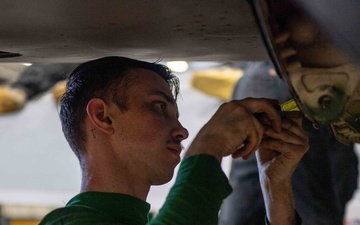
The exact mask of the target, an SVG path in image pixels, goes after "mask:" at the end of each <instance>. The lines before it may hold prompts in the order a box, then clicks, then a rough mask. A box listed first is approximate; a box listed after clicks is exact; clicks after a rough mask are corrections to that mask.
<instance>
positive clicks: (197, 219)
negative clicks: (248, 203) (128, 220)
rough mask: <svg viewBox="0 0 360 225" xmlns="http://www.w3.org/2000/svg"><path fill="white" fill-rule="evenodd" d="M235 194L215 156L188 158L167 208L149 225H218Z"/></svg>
mask: <svg viewBox="0 0 360 225" xmlns="http://www.w3.org/2000/svg"><path fill="white" fill-rule="evenodd" d="M231 191H232V189H231V186H230V184H229V182H228V179H227V177H226V175H225V174H224V172H223V171H222V169H221V165H220V163H219V162H218V161H217V159H215V158H214V157H213V156H210V155H205V154H202V155H196V156H191V157H189V158H186V159H184V160H183V162H182V163H181V165H180V168H179V172H178V175H177V178H176V182H175V184H174V186H173V187H172V188H171V190H170V192H169V195H168V197H167V199H166V202H165V204H164V206H163V207H162V208H161V210H160V212H159V214H158V215H157V216H156V217H155V218H154V219H153V220H151V221H150V223H149V225H165V224H166V225H169V224H176V225H189V224H195V225H197V224H199V225H204V224H206V225H217V223H218V213H219V209H220V206H221V203H222V201H223V199H224V198H226V197H227V196H228V195H229V194H230V193H231Z"/></svg>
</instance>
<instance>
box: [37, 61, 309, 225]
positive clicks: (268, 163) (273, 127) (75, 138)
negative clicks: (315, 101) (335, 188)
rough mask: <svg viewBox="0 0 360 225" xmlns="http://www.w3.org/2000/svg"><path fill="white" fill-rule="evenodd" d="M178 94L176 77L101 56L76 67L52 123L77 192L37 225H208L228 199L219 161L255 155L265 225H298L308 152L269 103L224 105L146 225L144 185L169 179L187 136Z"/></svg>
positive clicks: (301, 135) (297, 116)
mask: <svg viewBox="0 0 360 225" xmlns="http://www.w3.org/2000/svg"><path fill="white" fill-rule="evenodd" d="M178 91H179V86H178V79H177V78H176V77H175V76H173V75H172V74H171V73H170V71H169V70H168V69H167V68H166V67H164V66H162V65H159V64H153V63H147V62H143V61H138V60H133V59H129V58H123V57H105V58H101V59H97V60H93V61H90V62H86V63H84V64H81V65H80V66H79V67H77V68H76V69H75V70H74V71H73V72H72V73H71V74H70V75H69V78H68V82H67V90H66V92H65V94H64V96H63V98H62V101H61V110H60V119H61V123H62V129H63V132H64V135H65V137H66V139H67V141H68V142H69V145H70V147H71V148H72V150H73V151H74V153H75V155H76V156H77V157H78V159H79V163H80V167H81V170H82V186H81V193H80V194H78V195H76V196H75V197H74V198H73V199H71V200H70V201H69V202H68V203H67V205H66V206H65V207H63V208H59V209H56V210H54V211H52V212H50V213H49V214H48V215H47V216H46V217H45V218H44V219H43V220H42V222H40V225H45V224H47V225H50V224H52V225H54V224H62V225H70V224H71V225H76V224H102V225H103V224H123V225H125V224H127V225H143V224H147V223H149V224H177V225H182V224H183V225H189V224H202V225H205V224H206V225H215V224H217V223H218V212H219V209H220V206H221V203H222V201H223V199H224V198H225V197H226V196H228V195H229V193H230V192H231V186H230V185H229V183H228V179H227V177H226V175H225V174H224V172H223V171H222V169H221V164H220V162H221V159H222V157H224V156H227V155H232V156H233V157H243V158H245V159H246V158H249V157H250V156H251V155H252V154H253V153H254V151H255V150H256V149H259V150H257V151H256V156H257V158H258V165H259V170H260V171H261V176H260V180H261V186H262V191H263V194H264V195H263V196H264V200H265V205H266V217H267V221H266V222H267V223H270V224H282V225H288V224H300V219H299V218H298V216H297V213H296V211H295V208H294V203H293V197H292V187H291V182H290V180H291V176H292V173H293V171H294V170H295V168H296V165H297V164H298V162H299V161H300V159H301V157H302V156H303V155H304V154H305V152H306V151H307V149H308V136H307V134H306V133H305V132H304V131H303V130H302V128H301V122H302V115H301V113H298V112H296V113H288V114H284V115H283V116H282V117H281V115H280V113H279V112H278V111H277V110H276V106H277V104H278V102H277V101H274V100H270V99H251V98H248V99H243V100H234V101H231V102H228V103H225V104H223V105H222V106H220V107H219V109H218V111H217V112H216V113H215V114H214V115H213V117H212V118H211V119H210V120H209V121H208V122H207V123H206V124H205V125H204V126H203V128H202V129H201V130H200V131H199V133H198V134H197V136H196V137H195V139H194V140H193V142H192V144H191V145H190V147H189V149H188V150H187V152H186V154H185V157H184V160H183V161H182V163H181V165H180V168H179V172H178V175H177V178H176V182H175V184H174V186H173V187H172V189H171V190H170V193H169V194H168V197H167V199H166V202H165V204H164V206H163V207H162V209H161V210H160V211H159V214H158V215H157V216H156V217H155V218H154V219H152V220H151V221H150V222H149V221H148V212H149V209H150V205H149V204H148V203H147V202H146V198H147V195H148V192H149V189H150V186H151V185H161V184H164V183H166V182H168V181H170V179H171V178H172V176H173V172H174V168H175V166H176V165H177V164H178V163H179V162H180V153H181V151H182V146H181V141H183V140H184V139H186V138H187V137H188V131H187V130H186V129H185V128H184V127H183V126H182V125H181V123H180V122H179V120H178V117H179V112H178V108H177V104H176V96H177V94H178ZM264 215H265V213H264ZM264 215H262V218H263V220H264ZM263 222H264V221H263Z"/></svg>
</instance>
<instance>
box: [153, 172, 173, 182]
mask: <svg viewBox="0 0 360 225" xmlns="http://www.w3.org/2000/svg"><path fill="white" fill-rule="evenodd" d="M173 176H174V172H172V173H168V174H161V175H160V176H158V177H157V179H154V180H153V183H152V185H163V184H166V183H168V182H169V181H171V179H172V178H173Z"/></svg>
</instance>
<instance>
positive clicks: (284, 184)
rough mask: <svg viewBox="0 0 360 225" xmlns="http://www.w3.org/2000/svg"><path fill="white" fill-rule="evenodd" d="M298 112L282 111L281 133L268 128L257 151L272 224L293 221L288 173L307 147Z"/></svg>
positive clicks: (294, 166)
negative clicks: (283, 112)
mask: <svg viewBox="0 0 360 225" xmlns="http://www.w3.org/2000/svg"><path fill="white" fill-rule="evenodd" d="M301 124H302V115H301V113H300V112H288V113H285V114H284V117H283V119H282V123H281V127H282V129H281V132H280V133H278V132H275V131H274V130H273V128H271V127H268V128H266V130H265V133H264V138H263V140H262V142H261V144H260V148H259V150H258V151H257V153H256V157H257V160H258V168H259V176H260V184H261V188H262V191H263V196H264V201H265V206H266V214H267V217H268V219H269V221H270V223H271V224H283V225H287V224H295V207H294V202H293V195H292V186H291V176H292V174H293V172H294V171H295V169H296V166H297V165H298V163H299V161H300V159H301V158H302V157H303V155H304V154H305V153H306V152H307V150H308V149H309V144H308V140H309V138H308V135H307V134H306V133H305V132H304V131H303V130H302V128H301Z"/></svg>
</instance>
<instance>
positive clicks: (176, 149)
mask: <svg viewBox="0 0 360 225" xmlns="http://www.w3.org/2000/svg"><path fill="white" fill-rule="evenodd" d="M168 149H169V150H170V151H172V152H174V153H176V154H177V155H180V154H181V150H182V147H181V145H176V146H175V145H174V146H169V147H168Z"/></svg>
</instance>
